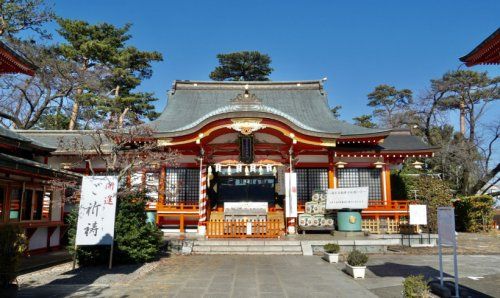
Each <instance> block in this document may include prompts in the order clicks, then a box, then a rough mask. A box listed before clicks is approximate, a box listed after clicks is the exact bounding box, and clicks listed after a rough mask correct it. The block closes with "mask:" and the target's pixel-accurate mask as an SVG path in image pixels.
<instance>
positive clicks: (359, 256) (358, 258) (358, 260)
mask: <svg viewBox="0 0 500 298" xmlns="http://www.w3.org/2000/svg"><path fill="white" fill-rule="evenodd" d="M367 262H368V256H367V255H366V254H364V253H362V252H360V251H359V250H356V249H354V250H352V251H351V252H350V253H349V255H348V256H347V264H349V265H351V266H354V267H360V266H365V265H366V263H367Z"/></svg>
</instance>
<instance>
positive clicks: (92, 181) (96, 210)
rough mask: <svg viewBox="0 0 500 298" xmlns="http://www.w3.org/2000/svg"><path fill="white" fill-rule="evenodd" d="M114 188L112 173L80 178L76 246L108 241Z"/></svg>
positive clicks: (112, 227)
mask: <svg viewBox="0 0 500 298" xmlns="http://www.w3.org/2000/svg"><path fill="white" fill-rule="evenodd" d="M117 189H118V179H117V177H114V176H85V177H83V178H82V191H81V198H80V206H79V210H78V224H77V229H76V245H111V244H112V242H113V238H114V233H115V211H116V193H117Z"/></svg>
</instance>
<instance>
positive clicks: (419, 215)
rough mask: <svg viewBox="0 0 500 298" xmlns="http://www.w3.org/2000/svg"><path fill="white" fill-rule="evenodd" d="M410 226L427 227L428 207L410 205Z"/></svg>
mask: <svg viewBox="0 0 500 298" xmlns="http://www.w3.org/2000/svg"><path fill="white" fill-rule="evenodd" d="M410 225H427V205H410Z"/></svg>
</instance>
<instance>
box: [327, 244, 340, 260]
mask: <svg viewBox="0 0 500 298" xmlns="http://www.w3.org/2000/svg"><path fill="white" fill-rule="evenodd" d="M323 250H324V251H325V252H324V253H323V259H325V260H326V261H327V262H328V263H338V262H339V250H340V246H339V245H338V244H335V243H328V244H325V245H324V246H323Z"/></svg>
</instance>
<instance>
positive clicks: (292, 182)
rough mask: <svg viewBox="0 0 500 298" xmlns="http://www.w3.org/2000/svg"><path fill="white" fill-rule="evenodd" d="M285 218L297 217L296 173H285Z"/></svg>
mask: <svg viewBox="0 0 500 298" xmlns="http://www.w3.org/2000/svg"><path fill="white" fill-rule="evenodd" d="M285 190H286V191H285V193H286V196H285V202H286V206H285V211H286V217H297V173H292V175H290V173H285Z"/></svg>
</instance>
